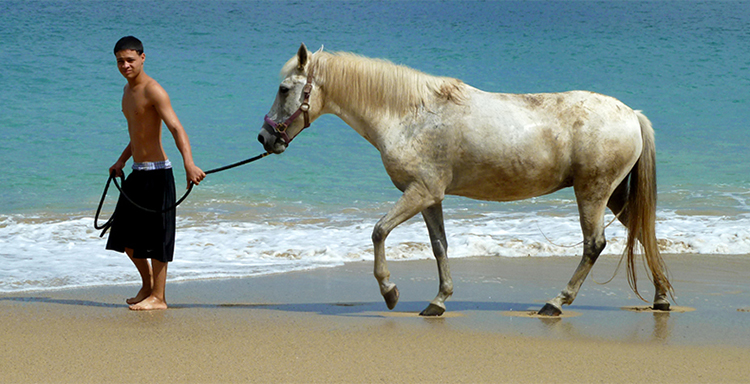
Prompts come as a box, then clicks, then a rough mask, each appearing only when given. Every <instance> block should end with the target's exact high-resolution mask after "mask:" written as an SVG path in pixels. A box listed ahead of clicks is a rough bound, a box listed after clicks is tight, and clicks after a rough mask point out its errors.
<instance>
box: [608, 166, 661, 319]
mask: <svg viewBox="0 0 750 384" xmlns="http://www.w3.org/2000/svg"><path fill="white" fill-rule="evenodd" d="M628 193H629V191H628V177H626V178H625V180H623V181H622V182H621V183H620V185H619V186H618V187H617V189H615V191H614V193H612V196H611V197H610V198H609V202H608V203H607V207H609V209H610V210H611V211H612V213H614V214H615V216H617V219H618V220H619V221H620V222H621V223H622V225H624V226H625V228H628V220H629V219H630V217H629V216H630V210H629V209H628V205H627V201H628ZM628 230H630V229H628ZM638 240H639V241H641V242H642V240H641V238H640V237H639V238H638ZM652 280H653V282H654V292H655V293H654V307H653V308H654V309H655V310H660V311H669V307H670V304H669V300H668V299H667V293H668V292H667V288H666V287H665V286H664V283H663V282H662V281H661V279H659V278H658V277H657V276H653V277H652Z"/></svg>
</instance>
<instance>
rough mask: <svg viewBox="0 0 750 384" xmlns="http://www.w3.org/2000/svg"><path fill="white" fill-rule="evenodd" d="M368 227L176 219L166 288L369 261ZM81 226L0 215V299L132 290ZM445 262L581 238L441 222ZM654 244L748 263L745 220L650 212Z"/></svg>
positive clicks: (528, 223) (506, 220) (477, 219)
mask: <svg viewBox="0 0 750 384" xmlns="http://www.w3.org/2000/svg"><path fill="white" fill-rule="evenodd" d="M607 219H608V220H611V219H612V216H611V215H610V216H608V218H607ZM375 221H376V219H375V218H372V219H365V220H363V219H362V218H361V217H348V216H340V217H336V218H329V219H327V220H322V221H321V220H319V221H314V222H312V223H298V222H294V221H291V220H290V221H286V222H285V221H283V220H279V221H277V222H274V223H269V222H247V221H220V220H214V221H206V220H196V219H192V218H180V219H178V232H177V239H176V250H175V254H176V256H175V261H174V263H173V264H172V266H171V267H170V271H169V275H170V280H171V281H180V280H194V279H210V278H231V277H245V276H254V275H262V274H271V273H282V272H288V271H294V270H304V269H313V268H323V267H330V266H336V265H341V264H343V263H345V262H349V261H360V260H372V259H373V256H372V243H371V240H370V235H371V232H372V226H373V224H374V223H375ZM92 224H93V220H92V219H91V218H88V217H79V218H72V219H54V220H50V219H44V218H29V217H23V216H19V215H14V216H4V217H3V216H0V265H1V266H0V292H14V291H27V290H45V289H58V288H67V287H80V286H91V285H110V284H126V283H137V282H138V276H137V275H136V273H135V269H134V268H133V266H132V265H131V264H130V262H129V261H128V260H127V258H126V257H124V256H123V255H122V254H118V253H115V252H111V251H106V250H104V245H105V243H106V240H105V239H102V238H100V237H99V236H98V235H99V233H98V231H95V230H94V229H93V225H92ZM445 227H446V231H447V233H448V243H449V256H450V257H452V258H457V257H472V256H479V257H483V256H504V257H520V256H533V257H543V256H578V255H580V252H581V246H580V244H579V243H580V241H581V234H580V228H579V226H578V218H577V217H576V216H574V215H569V216H563V217H555V216H545V215H543V214H538V213H510V214H507V213H497V212H493V213H489V214H485V215H479V216H473V217H470V218H460V219H453V220H450V219H449V220H447V221H446V225H445ZM625 235H626V233H625V229H624V228H623V227H622V225H620V224H619V223H617V222H615V223H613V224H612V225H611V226H610V227H608V228H607V239H608V244H607V248H606V249H605V251H604V253H605V254H620V253H621V252H622V249H623V246H624V238H625ZM657 236H658V237H659V239H660V244H661V250H662V252H665V253H698V254H750V215H747V214H744V215H739V216H737V217H718V216H717V217H713V216H684V215H679V214H677V213H674V212H668V211H667V212H660V213H659V221H658V223H657ZM386 246H387V257H388V259H389V260H413V259H426V258H431V257H432V251H431V249H430V245H429V239H428V235H427V230H426V229H425V226H424V224H423V222H422V221H421V220H416V219H413V220H410V221H409V222H407V223H404V224H402V225H401V226H399V227H397V228H396V229H395V230H394V231H393V232H392V233H391V235H390V236H389V237H388V239H387V241H386Z"/></svg>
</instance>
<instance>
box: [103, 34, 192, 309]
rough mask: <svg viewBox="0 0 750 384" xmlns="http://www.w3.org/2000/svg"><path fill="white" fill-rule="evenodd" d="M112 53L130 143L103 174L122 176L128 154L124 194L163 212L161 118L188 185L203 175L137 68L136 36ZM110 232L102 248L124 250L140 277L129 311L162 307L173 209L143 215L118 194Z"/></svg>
mask: <svg viewBox="0 0 750 384" xmlns="http://www.w3.org/2000/svg"><path fill="white" fill-rule="evenodd" d="M114 53H115V57H116V58H117V68H118V69H119V70H120V73H121V74H122V75H123V76H124V77H125V79H126V80H127V81H128V84H127V85H125V89H124V91H123V94H122V113H123V114H124V115H125V119H127V121H128V134H129V135H130V142H129V143H128V145H127V147H125V150H123V151H122V154H121V155H120V158H119V159H118V160H117V162H116V163H115V164H114V165H113V166H112V167H110V168H109V172H110V174H111V173H112V172H115V173H116V175H117V176H122V175H123V168H124V167H125V163H126V162H127V161H128V159H130V158H131V157H132V158H133V162H134V164H133V172H131V173H130V175H129V176H128V178H127V180H126V181H125V183H124V185H123V190H124V192H125V193H126V194H127V195H128V196H129V197H130V198H131V199H133V201H134V202H136V203H137V204H139V205H141V206H143V207H147V208H149V209H152V210H163V209H166V208H169V207H171V206H173V205H174V202H175V187H174V177H173V175H172V166H171V163H170V162H169V160H168V159H167V155H166V153H165V152H164V148H163V147H162V143H161V125H162V124H161V123H162V121H163V122H164V124H165V125H166V126H167V128H168V129H169V132H171V133H172V137H174V141H175V144H176V145H177V149H179V151H180V154H182V161H183V164H184V166H185V174H186V178H187V182H188V186H189V185H190V183H194V184H196V185H198V184H200V182H201V180H203V178H204V177H205V176H206V174H205V173H204V172H203V171H202V170H201V169H200V168H198V167H197V166H195V164H194V163H193V155H192V152H191V150H190V141H189V140H188V136H187V133H185V129H184V128H183V127H182V124H180V121H179V120H178V119H177V115H176V114H175V112H174V110H173V109H172V104H171V103H170V101H169V95H167V92H166V91H165V90H164V88H162V87H161V86H160V85H159V83H157V82H156V81H155V80H154V79H152V78H151V77H149V76H148V75H147V74H146V72H144V71H143V62H144V61H145V60H146V55H145V54H144V53H143V45H142V44H141V42H140V40H138V39H136V38H135V37H133V36H126V37H123V38H122V39H120V40H119V41H118V42H117V44H115V49H114ZM110 231H111V232H110V235H109V239H108V241H107V247H106V248H107V249H111V250H114V251H117V252H125V253H126V254H127V255H128V257H130V260H132V261H133V264H135V267H136V268H137V269H138V272H139V273H140V275H141V280H142V283H143V285H142V287H141V289H140V290H139V291H138V294H136V295H135V296H134V297H132V298H130V299H127V300H126V302H127V303H128V304H130V309H132V310H152V309H166V308H167V301H166V299H165V285H166V282H167V263H168V262H170V261H172V257H173V254H174V238H175V210H174V209H172V210H170V211H167V212H164V213H149V212H146V211H144V210H141V209H139V208H136V207H134V206H133V205H132V204H131V203H129V202H128V201H127V200H126V199H125V198H124V197H123V196H120V199H119V201H118V202H117V207H116V208H115V213H114V219H113V221H112V227H111V229H110ZM149 259H151V263H149Z"/></svg>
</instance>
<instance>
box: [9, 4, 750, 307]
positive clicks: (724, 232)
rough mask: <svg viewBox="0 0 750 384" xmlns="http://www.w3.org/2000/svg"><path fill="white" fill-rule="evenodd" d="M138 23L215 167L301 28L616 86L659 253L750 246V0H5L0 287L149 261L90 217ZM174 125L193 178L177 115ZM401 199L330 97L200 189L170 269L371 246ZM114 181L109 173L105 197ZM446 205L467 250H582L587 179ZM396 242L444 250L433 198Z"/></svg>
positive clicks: (265, 263)
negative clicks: (270, 152) (646, 174)
mask: <svg viewBox="0 0 750 384" xmlns="http://www.w3.org/2000/svg"><path fill="white" fill-rule="evenodd" d="M131 34H132V35H135V36H137V37H139V38H140V39H141V40H143V42H144V45H145V52H146V64H145V68H146V72H147V73H148V74H150V75H151V76H152V77H154V78H156V79H157V80H158V81H159V82H160V83H161V84H162V86H163V87H164V88H165V89H166V90H167V91H168V92H169V94H170V97H171V100H172V104H173V107H174V109H175V111H176V112H177V114H178V116H179V117H180V120H181V122H182V123H183V125H184V126H185V128H186V129H187V131H188V134H189V135H190V139H191V142H192V148H193V153H194V158H195V160H196V162H197V164H198V165H199V166H201V167H202V168H203V169H204V170H205V169H211V168H215V167H219V166H222V165H225V164H228V163H231V162H235V161H239V160H242V159H244V158H248V157H251V156H254V155H257V154H259V153H261V152H262V151H263V150H262V148H261V146H260V144H259V143H258V142H257V141H256V136H257V134H258V131H259V129H260V126H261V124H262V117H263V115H264V114H265V113H266V112H267V111H268V109H269V108H270V106H271V103H272V102H273V99H274V96H275V91H276V88H277V86H278V80H279V79H278V71H279V69H280V68H281V66H282V65H283V63H285V62H286V60H288V59H289V58H290V57H291V56H292V55H293V54H294V53H295V52H296V50H297V48H298V47H299V44H300V43H301V42H304V43H305V44H307V46H308V47H309V48H310V49H311V50H313V51H314V50H317V49H318V48H319V47H321V46H323V45H324V46H325V49H326V50H329V51H351V52H356V53H359V54H362V55H365V56H369V57H379V58H385V59H388V60H391V61H393V62H396V63H399V64H405V65H408V66H411V67H413V68H416V69H419V70H422V71H424V72H427V73H431V74H435V75H442V76H451V77H456V78H459V79H462V80H463V81H465V82H466V83H468V84H471V85H473V86H475V87H477V88H480V89H483V90H487V91H494V92H509V93H529V92H557V91H566V90H571V89H585V90H591V91H596V92H600V93H603V94H607V95H611V96H614V97H617V98H619V99H620V100H622V101H623V102H625V103H626V104H628V105H630V106H631V107H632V108H634V109H640V110H643V111H644V112H645V114H646V115H647V116H648V117H649V118H650V119H651V120H652V122H653V124H654V128H655V130H656V133H657V161H658V164H657V169H658V178H659V211H658V222H657V236H658V237H659V238H660V239H661V245H662V251H663V252H671V253H699V254H750V172H749V171H750V144H749V143H750V129H749V128H750V127H749V126H748V125H749V123H748V122H749V121H750V99H749V96H750V49H749V48H750V3H748V2H734V1H721V2H698V1H690V2H680V1H669V2H659V1H656V2H635V1H603V2H547V1H535V2H512V1H489V2H478V1H395V2H394V1H389V2H379V1H334V2H328V1H325V2H324V1H312V0H311V1H304V2H303V1H259V2H255V1H220V0H214V1H196V0H192V1H170V2H141V1H90V2H87V1H73V0H63V1H2V2H0V52H2V53H3V60H2V61H3V63H2V66H0V164H2V169H1V170H0V292H15V291H28V290H45V289H58V288H64V287H77V286H87V285H109V284H129V283H135V282H137V281H138V277H137V275H136V272H135V269H134V268H133V267H132V265H131V264H130V262H129V261H128V260H127V259H126V257H125V256H124V255H122V254H118V253H114V252H110V251H105V250H104V245H105V239H102V238H100V237H99V236H98V231H95V230H94V228H93V216H94V212H95V209H96V205H97V203H98V201H99V197H100V195H101V192H102V189H103V187H104V183H105V181H106V178H107V169H108V167H109V166H110V165H111V164H112V163H114V161H115V160H116V159H117V157H118V156H119V154H120V152H121V151H122V149H123V148H124V147H125V145H126V144H127V142H128V138H127V131H126V126H125V119H124V118H123V116H122V113H121V111H120V105H119V103H120V98H121V95H122V87H123V86H124V84H125V81H124V79H123V78H122V77H121V75H120V74H119V72H118V71H117V68H116V65H115V60H114V56H113V54H112V47H113V46H114V43H115V42H116V41H117V40H118V39H119V38H120V37H122V36H125V35H131ZM164 142H165V146H166V147H167V152H168V155H169V156H170V158H171V160H172V162H173V163H175V164H176V165H177V167H176V178H177V180H178V190H180V189H181V188H182V180H183V179H184V172H183V171H182V168H181V167H180V166H179V165H180V164H181V158H180V155H179V153H178V152H177V151H176V149H175V147H174V145H173V144H172V139H171V136H170V135H169V134H168V131H166V130H165V134H164ZM398 197H399V192H398V191H397V190H396V189H395V188H394V187H393V186H392V184H391V182H390V180H389V179H388V177H387V175H386V173H385V171H384V170H383V166H382V164H381V162H380V157H379V154H378V152H377V151H376V150H375V149H374V148H373V147H371V146H370V145H369V144H368V143H367V142H366V141H365V140H364V139H362V138H360V137H359V136H358V135H357V134H356V133H355V132H354V131H353V130H351V129H350V128H349V127H348V126H347V125H346V124H344V123H343V122H342V121H341V120H340V119H338V118H337V117H335V116H324V117H321V118H320V119H319V120H317V121H316V122H315V124H313V126H312V127H311V128H310V129H308V130H306V131H305V132H304V133H303V134H302V135H301V136H300V137H299V138H297V139H296V140H295V142H294V145H292V146H291V147H290V148H289V149H288V150H287V151H286V152H285V153H284V154H282V155H279V156H270V157H267V158H265V159H263V160H261V161H259V162H256V163H253V164H250V165H246V166H243V167H240V168H237V169H233V170H230V171H226V172H222V173H218V174H213V175H210V176H208V177H207V179H206V180H205V181H204V183H202V184H201V185H200V186H199V187H196V188H195V190H194V192H193V193H192V194H191V195H190V197H189V198H188V200H187V201H186V202H185V203H184V204H183V205H182V206H181V207H180V209H179V210H178V234H177V245H176V261H175V262H174V263H173V265H172V266H171V267H170V271H169V273H170V279H171V280H172V281H178V280H189V279H208V278H230V277H242V276H253V275H258V274H267V273H282V272H286V271H292V270H302V269H312V268H323V267H328V266H335V265H340V264H342V263H344V262H347V261H356V260H371V259H372V245H371V241H370V235H371V231H372V227H373V225H374V224H375V222H376V221H377V220H378V219H379V218H380V217H381V216H382V215H384V214H385V213H386V212H387V210H388V209H389V208H390V207H391V206H392V204H393V202H394V201H395V200H396V199H397V198H398ZM115 200H116V192H113V191H110V196H109V199H108V200H107V201H108V202H107V204H106V205H105V208H104V211H105V214H104V216H105V217H106V216H108V214H109V213H110V212H111V211H112V208H113V206H114V201H115ZM444 208H445V218H446V230H447V232H448V242H449V245H450V248H449V256H450V257H469V256H506V257H521V256H533V257H544V256H551V255H556V256H571V257H574V256H578V255H579V254H580V252H581V250H580V246H577V245H576V244H577V243H579V242H580V240H581V234H580V228H579V226H578V215H577V211H576V207H575V203H574V200H573V195H572V191H571V190H565V191H560V192H558V193H555V194H552V195H549V196H544V197H540V198H536V199H531V200H527V201H521V202H512V203H487V202H477V201H472V200H468V199H463V198H456V197H448V198H447V199H446V201H445V202H444ZM611 219H612V215H611V214H610V215H608V216H607V220H611ZM624 236H625V231H624V229H623V227H622V226H621V225H619V223H614V224H612V225H611V226H610V227H608V228H607V237H608V240H609V243H608V246H607V248H606V249H605V253H609V254H618V253H620V252H621V250H622V246H623V238H624ZM386 245H387V255H388V259H389V260H402V259H415V258H430V257H432V256H431V251H430V248H429V240H428V237H427V231H426V229H425V228H424V224H423V222H422V220H421V219H420V218H419V217H416V218H414V219H412V220H410V221H408V222H407V223H405V224H403V225H401V226H400V227H398V228H397V229H396V230H395V231H394V232H393V233H392V234H391V236H390V237H389V238H388V241H387V243H386ZM373 284H374V281H373Z"/></svg>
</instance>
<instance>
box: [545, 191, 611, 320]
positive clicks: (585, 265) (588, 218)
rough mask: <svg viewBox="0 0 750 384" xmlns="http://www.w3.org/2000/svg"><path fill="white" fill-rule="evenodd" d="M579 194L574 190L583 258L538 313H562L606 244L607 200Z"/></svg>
mask: <svg viewBox="0 0 750 384" xmlns="http://www.w3.org/2000/svg"><path fill="white" fill-rule="evenodd" d="M581 195H582V194H579V193H578V191H576V197H577V200H578V211H579V214H580V221H581V230H582V231H583V258H582V259H581V262H580V263H579V264H578V268H576V271H575V272H574V273H573V277H571V278H570V281H569V282H568V285H567V286H566V287H565V289H563V290H562V292H560V294H559V295H557V297H555V298H554V299H552V300H550V301H548V302H547V304H545V305H544V307H542V309H540V310H539V312H538V313H539V314H540V315H545V316H558V315H560V314H561V313H562V306H563V305H569V304H571V303H572V302H573V300H575V298H576V296H577V295H578V291H579V290H580V289H581V285H582V284H583V281H584V280H586V276H588V274H589V272H590V271H591V268H592V267H593V266H594V263H595V262H596V259H597V258H599V255H600V254H601V253H602V251H603V250H604V246H605V245H606V244H607V240H606V239H605V237H604V223H603V222H604V210H605V207H606V201H607V200H606V199H600V198H599V199H594V200H593V201H592V200H590V199H585V198H583V197H582V196H581Z"/></svg>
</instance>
